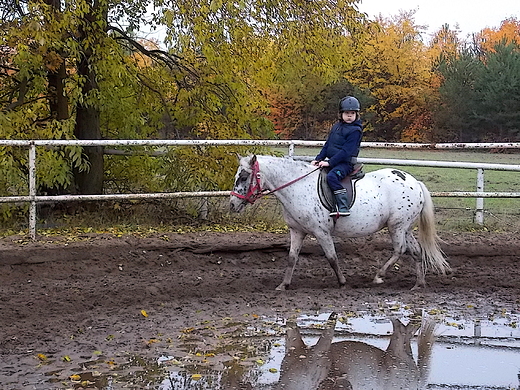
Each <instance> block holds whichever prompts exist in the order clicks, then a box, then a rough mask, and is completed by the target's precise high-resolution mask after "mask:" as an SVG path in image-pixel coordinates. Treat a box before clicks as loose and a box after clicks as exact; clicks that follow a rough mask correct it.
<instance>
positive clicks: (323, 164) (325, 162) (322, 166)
mask: <svg viewBox="0 0 520 390" xmlns="http://www.w3.org/2000/svg"><path fill="white" fill-rule="evenodd" d="M318 166H319V167H320V168H325V167H328V166H329V162H328V161H320V162H319V163H318Z"/></svg>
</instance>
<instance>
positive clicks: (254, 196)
mask: <svg viewBox="0 0 520 390" xmlns="http://www.w3.org/2000/svg"><path fill="white" fill-rule="evenodd" d="M251 169H252V170H251V182H250V184H249V190H248V191H247V194H246V195H245V196H244V195H242V194H239V193H238V192H235V191H231V195H233V196H236V197H238V198H240V199H244V200H245V201H247V202H249V203H251V204H253V203H255V202H256V201H257V200H258V199H260V198H261V197H262V196H265V195H269V194H272V193H273V192H276V191H278V190H281V189H282V188H285V187H288V186H290V185H291V184H294V183H296V182H297V181H298V180H301V179H303V178H304V177H306V176H309V175H310V174H311V173H313V172H315V171H317V170H318V169H320V167H317V168H316V169H313V170H312V171H310V172H308V173H306V174H305V175H303V176H300V177H298V178H296V179H294V180H291V181H290V182H288V183H285V184H283V185H281V186H280V187H278V188H275V189H274V190H272V191H269V190H262V186H261V185H260V166H259V165H258V161H255V162H254V163H253V165H252V167H251Z"/></svg>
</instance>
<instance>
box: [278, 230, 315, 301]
mask: <svg viewBox="0 0 520 390" xmlns="http://www.w3.org/2000/svg"><path fill="white" fill-rule="evenodd" d="M290 232H291V248H290V249H289V256H288V257H287V268H286V269H285V275H284V277H283V282H282V283H281V284H280V285H279V286H278V287H276V289H277V290H279V291H284V290H286V289H287V287H288V286H289V285H290V284H291V280H292V276H293V273H294V269H295V268H296V264H298V256H299V254H300V250H301V249H302V245H303V240H304V239H305V236H306V235H307V233H304V232H302V231H298V230H295V229H293V228H291V229H290Z"/></svg>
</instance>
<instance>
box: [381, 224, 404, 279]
mask: <svg viewBox="0 0 520 390" xmlns="http://www.w3.org/2000/svg"><path fill="white" fill-rule="evenodd" d="M388 230H389V231H390V237H391V238H392V245H393V248H394V252H393V254H392V257H390V259H389V260H388V261H387V262H386V263H385V264H384V265H383V266H382V267H381V268H380V269H379V271H377V273H376V276H375V277H374V280H373V283H376V284H381V283H384V279H383V278H384V277H385V275H386V271H387V270H388V268H390V267H392V266H393V265H394V264H395V263H396V262H397V260H399V258H400V257H401V255H402V254H403V253H405V252H406V240H405V231H404V230H402V229H397V230H393V229H390V228H389V229H388Z"/></svg>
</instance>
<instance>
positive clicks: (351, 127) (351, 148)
mask: <svg viewBox="0 0 520 390" xmlns="http://www.w3.org/2000/svg"><path fill="white" fill-rule="evenodd" d="M362 136H363V126H362V124H361V121H360V120H356V121H354V122H352V123H345V122H343V121H341V120H340V121H338V122H336V123H335V124H334V126H332V129H331V130H330V134H329V136H328V138H327V141H326V142H325V145H323V148H322V149H321V152H320V153H319V154H318V155H317V156H316V158H315V160H316V161H323V160H325V158H327V157H328V158H329V165H330V166H331V167H334V166H336V165H338V164H341V163H351V161H352V157H357V155H358V154H359V145H360V144H361V138H362Z"/></svg>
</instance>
